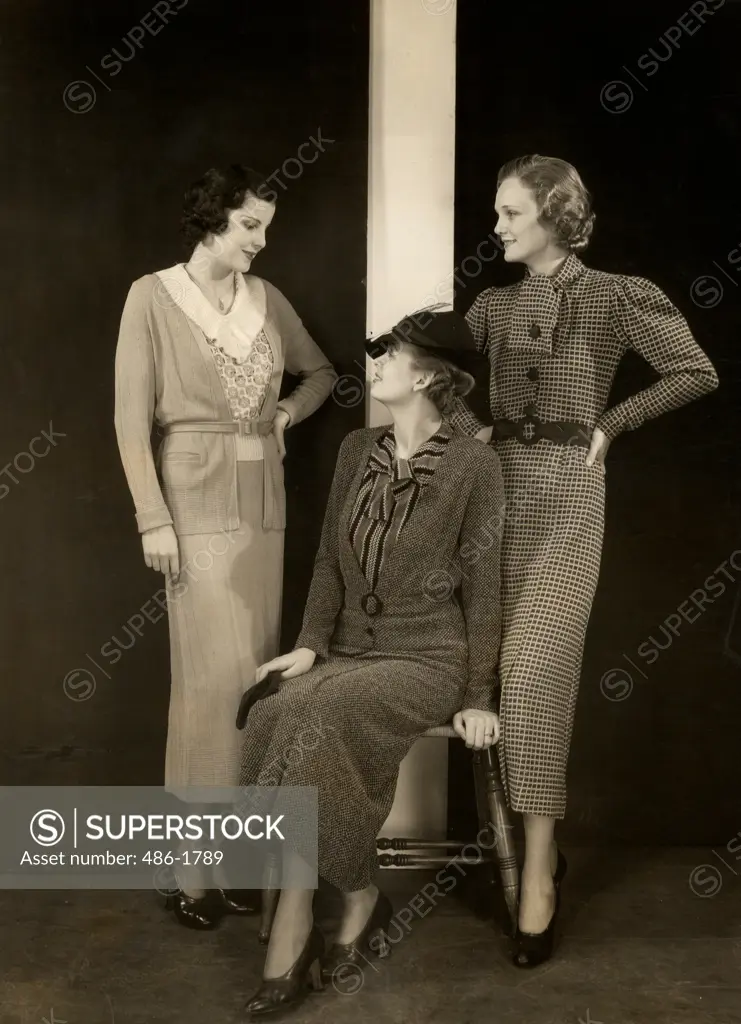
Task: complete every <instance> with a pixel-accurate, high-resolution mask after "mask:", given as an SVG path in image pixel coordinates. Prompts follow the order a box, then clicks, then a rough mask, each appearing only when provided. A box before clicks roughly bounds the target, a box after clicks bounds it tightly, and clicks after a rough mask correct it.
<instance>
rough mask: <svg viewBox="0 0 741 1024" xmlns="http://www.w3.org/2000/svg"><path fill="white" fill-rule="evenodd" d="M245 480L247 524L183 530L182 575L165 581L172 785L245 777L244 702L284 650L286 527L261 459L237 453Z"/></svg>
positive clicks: (230, 782) (228, 783)
mask: <svg viewBox="0 0 741 1024" xmlns="http://www.w3.org/2000/svg"><path fill="white" fill-rule="evenodd" d="M237 486H238V499H239V514H240V527H239V529H238V530H231V531H223V532H220V533H214V534H188V535H186V536H180V537H178V546H179V551H180V580H179V582H178V583H177V584H175V583H173V582H172V581H170V580H168V584H167V594H168V613H169V624H170V656H171V671H172V684H171V689H170V710H169V723H168V730H167V749H166V754H165V788H166V789H168V790H169V791H175V790H178V791H181V790H182V788H183V787H197V786H203V787H210V786H224V787H232V786H237V785H238V782H239V765H240V755H241V745H242V743H241V739H242V738H241V734H240V733H239V732H238V730H237V729H236V728H235V725H234V720H235V716H236V712H237V707H238V705H239V701H240V699H241V697H242V694H243V693H244V691H245V690H246V689H248V688H249V687H250V686H253V685H254V682H255V672H256V669H257V666H258V665H261V664H262V663H263V662H265V661H269V660H270V659H271V658H274V657H275V656H276V654H277V653H278V646H279V641H280V618H281V600H282V580H283V541H284V531H283V530H265V529H264V528H263V526H262V522H263V464H262V462H238V463H237Z"/></svg>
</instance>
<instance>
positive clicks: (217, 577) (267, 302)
mask: <svg viewBox="0 0 741 1024" xmlns="http://www.w3.org/2000/svg"><path fill="white" fill-rule="evenodd" d="M266 189H268V186H267V184H266V182H265V180H264V178H263V177H261V176H260V175H259V174H258V173H257V172H255V171H253V170H251V169H250V168H245V167H242V166H239V165H234V166H232V167H229V168H227V169H226V170H217V169H212V170H210V171H207V172H206V174H205V175H204V176H203V178H201V179H200V180H199V181H197V182H196V183H195V184H194V185H193V186H192V187H191V188H190V189H189V190H188V192H187V194H186V197H185V203H184V208H183V220H182V228H183V235H184V239H185V242H186V244H187V245H188V247H189V252H190V258H189V260H188V261H187V262H186V263H178V264H176V265H175V266H173V267H169V268H168V269H166V270H161V271H158V272H157V273H155V274H147V275H145V276H144V277H141V278H139V280H137V281H135V282H134V283H133V284H132V286H131V288H130V290H129V294H128V297H127V299H126V305H125V307H124V311H123V316H122V318H121V329H120V334H119V341H118V348H117V350H116V414H115V416H116V432H117V435H118V443H119V448H120V452H121V459H122V461H123V466H124V470H125V472H126V477H127V480H128V484H129V488H130V490H131V494H132V497H133V500H134V505H135V509H136V521H137V527H138V530H139V533H140V534H141V541H142V549H143V553H144V559H145V561H146V564H147V565H148V566H149V567H150V568H153V569H155V570H156V571H158V572H162V573H164V574H165V576H166V581H167V582H166V593H167V609H168V616H169V626H170V651H171V662H172V666H171V667H172V685H171V691H170V713H169V725H168V731H167V750H166V755H165V786H166V788H167V789H168V790H169V791H171V792H175V793H181V794H182V793H183V791H187V790H189V789H191V788H194V787H197V788H201V787H209V788H210V787H224V788H226V787H232V786H236V785H237V782H238V779H239V762H240V749H241V741H240V737H239V734H238V733H237V731H236V730H235V728H234V707H235V703H236V702H238V701H239V698H240V697H241V695H242V693H243V692H244V690H245V689H247V688H248V687H250V686H251V685H253V684H254V682H255V672H256V669H257V666H258V665H260V664H261V663H262V662H264V661H265V660H266V659H268V658H270V657H272V656H273V655H275V654H276V653H277V652H278V644H279V631H280V617H281V595H282V582H283V579H282V577H283V538H284V531H285V487H284V483H283V465H282V459H283V455H284V454H285V447H284V442H283V434H284V431H285V429H286V427H288V426H289V425H290V426H291V427H293V426H294V425H295V424H297V423H299V422H300V421H301V420H302V419H305V418H306V417H307V416H309V415H310V414H311V413H313V412H314V411H315V410H316V409H317V408H318V407H319V406H320V405H321V404H322V402H324V401H325V399H326V398H327V397H328V396H329V394H330V391H331V389H332V386H333V383H334V381H335V379H336V375H335V372H334V370H333V369H332V367H331V365H330V364H329V362H328V361H327V359H326V358H325V356H324V355H323V354H322V352H321V351H320V349H319V348H318V346H317V345H316V344H315V343H314V342H313V341H312V339H311V337H310V336H309V334H308V333H307V331H306V329H305V327H304V326H303V324H302V323H301V320H300V319H299V318H298V316H297V315H296V313H295V312H294V310H293V308H292V306H291V305H290V303H289V302H288V301H287V299H286V298H285V297H284V296H283V295H282V294H281V292H279V291H278V289H277V288H275V287H273V285H271V284H269V283H268V282H267V281H264V280H263V279H262V278H259V277H256V276H255V275H254V274H253V273H251V270H252V264H253V261H254V259H255V257H256V256H257V255H258V253H259V252H260V251H261V250H262V249H263V248H264V247H265V245H266V241H267V240H266V233H267V230H268V228H269V226H270V223H271V221H272V219H273V217H274V215H275V204H274V203H273V202H269V201H267V200H265V199H263V198H261V196H262V195H265V194H273V195H274V193H271V190H268V192H267V193H266ZM284 369H285V370H288V372H289V373H292V374H296V375H299V376H300V377H301V378H302V380H301V382H300V383H299V384H298V386H297V387H296V388H295V389H294V390H293V392H292V393H291V394H290V395H288V396H287V397H286V398H285V399H283V400H282V401H280V402H279V401H278V395H279V391H280V386H281V380H282V377H283V371H284ZM153 419H155V420H156V421H157V423H158V425H159V426H160V427H162V428H163V430H164V433H165V438H164V440H163V442H162V445H161V447H160V449H159V452H158V455H157V460H156V461H155V458H154V455H153V452H152V446H151V441H150V433H151V429H152V421H153ZM185 798H186V799H189V800H192V799H193V797H192V795H190V794H189V793H187V792H186V793H185ZM199 799H200V797H199ZM202 799H203V800H209V799H210V795H209V794H206V795H204V796H203V797H202ZM213 881H216V880H213ZM211 882H212V879H211V878H210V877H209V876H208V875H207V873H206V871H205V869H203V868H201V867H200V866H193V867H190V868H181V869H180V870H179V872H178V884H179V887H180V893H179V894H178V895H177V896H176V897H174V898H173V900H172V901H171V906H172V908H173V909H174V911H175V915H176V917H177V920H178V921H179V922H180V923H181V924H183V925H186V926H188V927H191V928H198V929H206V928H213V927H215V925H216V924H217V923H218V920H219V918H220V917H221V915H222V914H223V913H225V912H230V913H241V912H249V911H250V910H251V909H255V907H254V906H250V901H249V900H245V896H244V894H235V893H231V894H230V893H228V892H225V891H224V889H223V888H221V887H213V886H211ZM219 882H220V885H222V886H223V884H224V883H223V880H219Z"/></svg>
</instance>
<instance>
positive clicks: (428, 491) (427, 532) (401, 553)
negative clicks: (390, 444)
mask: <svg viewBox="0 0 741 1024" xmlns="http://www.w3.org/2000/svg"><path fill="white" fill-rule="evenodd" d="M387 429H388V427H387V426H385V427H381V428H378V429H377V430H374V431H373V433H372V434H370V435H369V437H368V439H367V441H366V443H365V446H364V448H363V450H362V452H361V453H360V458H359V461H358V467H357V469H356V471H355V476H354V477H353V480H352V483H351V484H350V487H349V488H348V492H347V497H346V499H345V503H344V505H343V508H342V513H341V515H340V522H339V530H340V537H339V549H340V563H341V565H343V566H344V568H345V570H346V571H347V574H348V577H349V578H350V579H353V580H354V581H355V585H356V587H358V588H359V589H360V590H361V591H362V593H367V592H368V590H369V589H370V587H369V584H368V581H367V580H366V578H365V576H364V575H363V571H362V569H361V568H360V563H359V562H358V559H357V557H356V555H355V549H354V548H353V546H352V544H351V543H350V519H351V518H352V511H353V508H354V506H355V499H356V498H357V495H358V491H359V490H360V485H361V483H362V482H363V476H364V475H365V468H366V465H367V462H368V456H369V455H370V453H371V450H372V448H373V445H374V444H375V443H376V440H377V439H378V438H379V437H380V436H381V434H382V433H383V432H384V431H385V430H387ZM454 444H455V433H453V436H452V437H451V438H450V440H449V441H448V443H447V445H446V446H445V451H444V452H443V454H442V455H441V456H440V461H439V462H438V464H437V468H436V470H435V472H434V474H433V476H432V478H431V479H430V480H429V481H428V482H427V483H426V484H425V485H424V486H423V487H420V493H419V497H418V498H417V504H416V505H415V507H414V511H413V513H412V515H411V517H410V518H409V520H408V522H407V523H406V524H405V526H404V529H403V530H402V531H401V535H400V536H399V538H398V539H397V541H396V543H395V544H394V546H393V549H392V550H391V551H390V552H389V554H388V556H387V557H386V558H385V559H384V563H383V566H382V568H381V575H380V576H379V578H378V586H377V587H376V591H375V592H376V593H377V594H378V596H379V597H381V598H382V599H383V597H384V596H385V595H387V594H389V593H390V592H392V591H393V590H394V588H395V583H396V579H397V577H398V575H399V572H400V571H401V570H402V569H404V571H405V572H406V573H407V574H408V572H409V560H408V558H405V553H406V554H408V552H409V550H410V549H414V547H415V545H417V543H418V542H420V541H422V540H423V539H424V538H426V537H427V538H429V537H430V536H434V535H435V533H436V531H437V529H439V526H440V499H441V498H442V496H443V494H444V492H445V490H446V483H445V479H444V477H446V476H447V473H446V468H447V466H449V465H450V464H451V463H450V461H449V457H450V451H451V448H452V447H453V446H454ZM447 486H448V487H449V486H450V481H447Z"/></svg>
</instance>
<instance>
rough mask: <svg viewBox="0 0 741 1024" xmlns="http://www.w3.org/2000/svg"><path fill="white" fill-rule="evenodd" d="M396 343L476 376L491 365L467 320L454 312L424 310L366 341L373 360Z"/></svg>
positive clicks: (367, 350)
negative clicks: (443, 360)
mask: <svg viewBox="0 0 741 1024" xmlns="http://www.w3.org/2000/svg"><path fill="white" fill-rule="evenodd" d="M392 340H393V341H396V342H407V344H409V345H416V346H417V347H418V348H422V349H425V351H427V352H429V353H430V355H435V356H439V357H440V358H441V359H445V360H446V361H447V362H449V363H452V364H453V365H454V366H457V367H458V368H459V369H460V370H464V371H465V372H466V373H470V374H471V376H472V377H478V376H479V374H480V373H481V372H482V371H483V370H484V368H486V367H488V365H489V360H488V359H487V358H486V356H484V355H482V354H481V353H480V352H478V351H477V349H476V342H475V341H474V339H473V334H471V329H470V327H469V326H468V324H467V323H466V318H465V317H463V316H461V315H460V313H456V312H454V311H453V310H447V311H437V312H435V311H433V310H427V309H423V310H421V311H420V312H419V313H411V314H410V315H409V316H405V317H404V319H403V320H400V321H399V323H398V324H397V325H396V327H392V328H391V330H390V331H387V332H386V333H385V334H381V335H380V336H379V337H378V338H372V339H370V340H368V341H366V343H365V350H366V352H367V353H368V355H369V356H370V357H371V359H378V358H379V356H382V355H383V353H384V352H386V351H387V349H388V347H389V345H390V344H391V342H392Z"/></svg>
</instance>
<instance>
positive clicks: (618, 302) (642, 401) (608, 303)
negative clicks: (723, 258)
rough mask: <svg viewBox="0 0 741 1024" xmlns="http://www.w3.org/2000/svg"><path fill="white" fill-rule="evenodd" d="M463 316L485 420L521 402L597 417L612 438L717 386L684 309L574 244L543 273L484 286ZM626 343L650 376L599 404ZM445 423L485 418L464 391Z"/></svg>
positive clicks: (512, 414)
mask: <svg viewBox="0 0 741 1024" xmlns="http://www.w3.org/2000/svg"><path fill="white" fill-rule="evenodd" d="M466 319H467V321H468V324H469V327H470V328H471V330H472V332H473V335H474V338H475V340H476V346H477V348H478V349H479V351H480V352H484V353H486V354H488V356H489V361H490V364H491V374H490V380H489V404H490V408H491V415H492V417H493V418H494V419H500V418H506V419H515V420H518V419H521V418H522V416H524V415H525V413H526V410H528V411H531V412H533V413H534V414H536V415H538V416H539V417H540V418H541V419H542V420H546V421H547V420H561V421H568V422H572V423H583V424H586V425H587V426H588V427H589V428H590V429H591V428H593V427H595V426H597V427H599V428H600V430H602V431H604V433H605V434H606V436H607V437H608V438H609V439H613V438H615V437H617V435H618V434H619V433H621V431H623V430H634V429H635V428H636V427H638V426H640V425H641V424H642V423H643V422H644V421H645V420H648V419H652V418H653V417H655V416H659V415H660V414H661V413H663V412H667V411H668V410H669V409H676V408H678V407H679V406H682V405H685V404H686V403H687V402H690V401H692V400H693V399H695V398H699V397H700V396H701V395H704V394H706V393H707V392H709V391H712V390H713V389H714V388H716V387H717V386H718V377H717V374H716V372H715V370H714V369H713V366H712V364H711V363H710V361H709V360H708V358H707V356H706V355H705V354H704V352H703V351H702V350H701V349H700V347H699V346H698V345H697V343H696V341H695V340H694V338H693V336H692V334H691V332H690V329H689V327H688V326H687V323H686V321H685V319H684V317H683V316H682V314H681V313H680V312H679V310H677V309H676V307H675V306H674V305H673V304H672V303H671V302H670V301H669V299H668V298H667V297H666V295H664V293H663V292H662V291H661V290H660V289H659V288H657V286H656V285H655V284H652V283H651V282H650V281H647V280H645V278H641V277H625V276H623V275H621V274H606V273H602V272H601V271H599V270H592V269H591V268H589V267H585V266H584V264H583V263H582V262H581V260H580V259H579V258H578V257H577V256H575V255H574V254H573V253H572V254H570V255H569V256H568V257H567V258H566V259H565V260H564V262H563V263H562V265H561V266H560V267H559V269H558V271H557V272H556V273H555V274H554V275H552V276H546V275H544V274H532V275H530V276H529V277H526V278H524V280H522V281H520V282H519V283H517V284H514V285H509V286H508V287H505V288H487V289H486V291H484V292H482V293H481V295H479V297H478V298H477V299H476V300H475V302H474V303H473V305H472V306H471V308H470V309H469V311H468V313H467V314H466ZM629 348H631V349H633V350H634V351H635V352H637V353H638V354H639V355H641V356H643V358H644V359H646V360H647V361H648V362H649V363H650V365H651V366H652V367H653V368H654V370H656V372H657V373H658V374H659V380H658V381H656V383H654V384H652V385H651V386H650V387H648V388H645V389H644V390H643V391H641V392H639V393H638V394H637V395H633V396H632V397H631V398H628V399H626V401H624V402H621V403H620V404H619V405H616V406H614V407H613V408H611V409H608V410H605V407H606V405H607V400H608V397H609V394H610V388H611V387H612V382H613V380H614V377H615V373H616V371H617V367H618V364H619V362H620V360H621V358H622V356H623V354H624V353H625V352H626V350H627V349H629ZM451 422H452V423H454V424H455V426H457V427H459V428H460V429H461V430H463V431H464V432H465V433H467V434H475V433H477V432H478V431H479V430H481V429H482V427H483V426H484V424H483V423H481V422H480V421H479V420H478V419H477V418H476V417H475V416H474V415H473V413H471V411H470V409H469V408H468V406H467V405H466V404H465V402H464V401H463V400H459V401H458V402H457V404H456V411H455V413H454V414H453V416H452V417H451Z"/></svg>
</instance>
